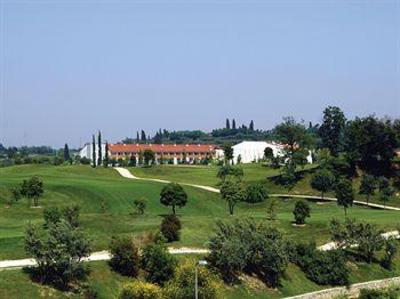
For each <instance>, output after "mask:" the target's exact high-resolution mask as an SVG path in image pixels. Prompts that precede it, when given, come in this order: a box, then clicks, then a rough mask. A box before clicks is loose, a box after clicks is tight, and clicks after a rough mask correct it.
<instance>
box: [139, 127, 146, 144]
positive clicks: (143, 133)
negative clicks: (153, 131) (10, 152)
mask: <svg viewBox="0 0 400 299" xmlns="http://www.w3.org/2000/svg"><path fill="white" fill-rule="evenodd" d="M140 139H141V141H142V142H143V143H146V141H147V139H146V133H145V132H144V130H142V132H141V136H140Z"/></svg>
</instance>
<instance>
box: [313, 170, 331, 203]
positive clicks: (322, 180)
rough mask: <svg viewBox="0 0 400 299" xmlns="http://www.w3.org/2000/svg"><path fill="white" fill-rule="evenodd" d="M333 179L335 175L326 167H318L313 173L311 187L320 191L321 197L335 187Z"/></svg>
mask: <svg viewBox="0 0 400 299" xmlns="http://www.w3.org/2000/svg"><path fill="white" fill-rule="evenodd" d="M335 180H336V179H335V176H334V175H333V173H332V172H330V171H329V170H328V169H320V170H318V171H317V172H316V173H315V174H314V175H313V177H312V179H311V187H312V188H314V189H315V190H318V191H319V192H321V197H322V199H323V198H324V194H325V193H326V192H328V191H331V190H333V188H334V187H335Z"/></svg>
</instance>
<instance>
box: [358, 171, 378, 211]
mask: <svg viewBox="0 0 400 299" xmlns="http://www.w3.org/2000/svg"><path fill="white" fill-rule="evenodd" d="M376 185H377V181H376V179H375V178H374V177H373V176H372V175H368V174H364V175H363V176H362V177H361V184H360V189H359V192H358V193H360V194H364V195H366V196H367V203H368V204H369V199H370V197H371V195H374V194H375V189H376V187H377V186H376Z"/></svg>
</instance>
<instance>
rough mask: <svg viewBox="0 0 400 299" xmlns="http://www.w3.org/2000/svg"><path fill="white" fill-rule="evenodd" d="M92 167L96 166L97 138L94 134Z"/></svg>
mask: <svg viewBox="0 0 400 299" xmlns="http://www.w3.org/2000/svg"><path fill="white" fill-rule="evenodd" d="M92 167H96V139H95V137H94V134H93V136H92Z"/></svg>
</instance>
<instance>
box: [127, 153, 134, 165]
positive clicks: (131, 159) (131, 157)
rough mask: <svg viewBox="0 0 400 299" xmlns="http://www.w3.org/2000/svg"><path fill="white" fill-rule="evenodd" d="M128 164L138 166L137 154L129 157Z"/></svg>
mask: <svg viewBox="0 0 400 299" xmlns="http://www.w3.org/2000/svg"><path fill="white" fill-rule="evenodd" d="M128 166H131V167H135V166H136V156H134V155H132V156H130V157H129V162H128Z"/></svg>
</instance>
